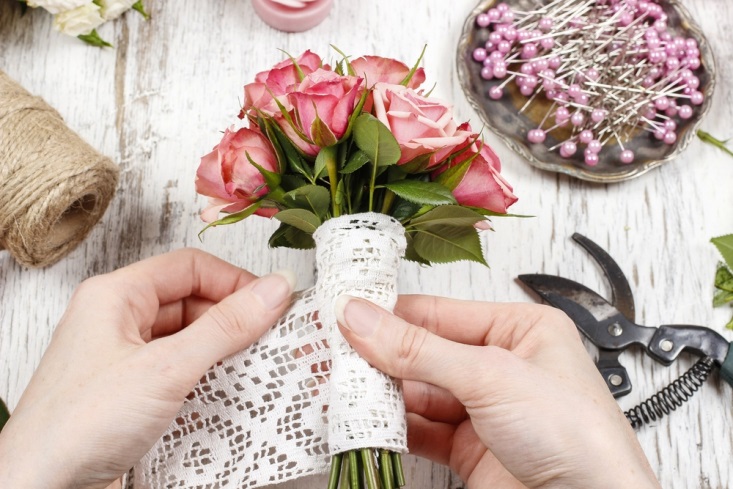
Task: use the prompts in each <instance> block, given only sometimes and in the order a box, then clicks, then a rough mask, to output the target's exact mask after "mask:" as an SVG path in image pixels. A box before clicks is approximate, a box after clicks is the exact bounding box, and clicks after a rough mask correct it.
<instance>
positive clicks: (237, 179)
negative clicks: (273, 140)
mask: <svg viewBox="0 0 733 489" xmlns="http://www.w3.org/2000/svg"><path fill="white" fill-rule="evenodd" d="M247 154H249V157H250V158H252V161H254V162H255V163H257V164H258V165H260V166H261V167H262V168H264V169H265V170H269V171H273V172H277V171H278V163H277V156H276V155H275V150H274V149H273V147H272V145H271V144H270V142H269V141H268V140H267V139H266V138H265V137H264V136H263V135H262V134H260V133H259V132H258V131H254V130H251V129H246V128H242V129H240V130H238V131H236V132H232V131H230V130H229V129H227V130H226V131H225V132H224V137H223V138H222V140H221V142H220V143H219V144H218V145H217V146H216V147H214V150H213V151H212V152H211V153H209V154H207V155H206V156H204V157H203V158H201V164H200V165H199V169H198V171H197V172H196V192H198V193H199V194H201V195H205V196H207V197H209V207H207V208H206V209H204V211H203V212H202V213H201V218H202V219H203V220H204V221H206V222H212V221H215V220H216V219H217V217H218V214H219V212H220V211H223V212H228V213H234V212H239V211H241V210H243V209H245V208H247V207H249V206H250V205H251V204H252V203H254V202H256V201H257V200H258V199H259V198H260V197H262V196H264V195H265V194H267V193H268V192H269V190H268V188H267V186H266V185H265V180H264V177H263V176H262V174H261V173H260V172H259V170H257V168H255V167H254V166H252V164H251V163H250V162H249V159H248V158H247ZM276 212H277V209H274V208H260V209H258V210H257V212H256V214H258V215H261V216H268V217H271V216H273V215H274V214H275V213H276Z"/></svg>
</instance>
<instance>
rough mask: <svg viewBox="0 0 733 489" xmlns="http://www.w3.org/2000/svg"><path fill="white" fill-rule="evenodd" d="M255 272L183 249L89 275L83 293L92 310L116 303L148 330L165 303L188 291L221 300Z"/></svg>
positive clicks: (104, 310)
mask: <svg viewBox="0 0 733 489" xmlns="http://www.w3.org/2000/svg"><path fill="white" fill-rule="evenodd" d="M255 278H256V276H255V275H253V274H251V273H249V272H247V271H246V270H243V269H241V268H238V267H235V266H234V265H231V264H230V263H227V262H225V261H223V260H221V259H219V258H217V257H215V256H213V255H210V254H208V253H204V252H203V251H200V250H196V249H183V250H178V251H174V252H172V253H167V254H164V255H159V256H155V257H153V258H148V259H147V260H143V261H141V262H138V263H135V264H133V265H129V266H127V267H124V268H120V269H119V270H116V271H114V272H112V273H109V274H106V275H100V276H98V277H94V278H92V279H89V280H88V281H86V283H85V284H84V285H83V286H82V287H80V288H79V291H78V294H81V295H83V296H84V297H85V300H83V301H82V302H84V303H85V305H86V307H85V309H86V310H87V312H89V313H94V312H98V313H100V314H103V315H109V310H110V309H111V308H114V309H116V310H117V311H119V312H120V313H121V314H122V315H123V317H121V318H120V319H121V320H122V321H121V322H122V324H125V325H134V326H136V327H137V328H140V330H141V331H144V330H146V329H147V328H149V327H150V325H151V324H152V323H154V322H155V320H156V317H157V314H158V308H159V306H160V305H161V304H168V303H171V302H175V301H178V300H180V299H183V298H185V297H189V296H198V297H201V298H204V299H208V300H210V301H213V302H219V301H220V300H222V299H223V298H225V297H227V296H228V295H230V294H232V293H233V292H234V291H236V290H239V289H241V288H242V287H244V286H245V285H247V284H248V283H250V282H251V281H252V280H254V279H255ZM120 291H122V293H120ZM88 304H91V305H88ZM115 305H117V306H118V307H114V306H115Z"/></svg>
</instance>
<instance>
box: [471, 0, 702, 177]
mask: <svg viewBox="0 0 733 489" xmlns="http://www.w3.org/2000/svg"><path fill="white" fill-rule="evenodd" d="M504 2H505V3H506V4H507V5H509V6H510V7H511V8H512V9H514V10H530V9H534V8H536V7H537V6H538V5H541V2H539V1H538V0H504ZM497 3H499V0H484V1H481V2H480V3H479V4H478V5H477V6H476V8H474V9H473V11H472V12H471V14H470V15H469V16H468V18H467V19H466V22H465V24H464V25H463V33H462V35H461V38H460V40H459V43H458V53H457V60H456V65H457V67H458V79H459V80H460V83H461V86H462V87H463V91H464V92H465V93H466V97H467V98H468V101H469V102H470V103H471V105H472V106H473V107H474V109H476V111H477V112H478V114H479V116H480V117H481V119H482V121H483V122H484V124H485V125H486V126H487V127H488V128H489V129H491V130H492V131H494V132H495V133H496V134H497V135H498V136H499V137H500V138H501V139H502V140H504V142H505V143H506V144H507V146H509V148H511V149H512V150H513V151H515V152H516V153H518V154H519V155H521V156H522V157H524V159H526V160H527V161H528V162H529V163H530V164H531V165H533V166H535V167H537V168H540V169H542V170H548V171H554V172H559V173H564V174H567V175H570V176H572V177H575V178H579V179H581V180H588V181H591V182H599V183H612V182H621V181H624V180H629V179H631V178H635V177H638V176H640V175H642V174H644V173H646V172H648V171H649V170H651V169H652V168H656V167H658V166H660V165H662V164H663V163H665V162H667V161H670V160H673V159H674V158H676V157H677V156H679V154H680V153H681V152H682V151H683V150H684V149H685V148H686V147H687V145H688V144H690V141H691V140H692V138H693V137H694V136H695V131H696V129H697V127H698V125H699V124H700V121H701V119H702V117H703V116H704V115H705V113H706V112H707V111H708V109H709V108H710V105H711V100H712V95H713V89H714V88H715V61H714V59H713V53H712V52H711V50H710V45H709V43H708V41H707V39H706V38H705V36H704V35H703V33H702V31H701V30H700V27H699V26H698V25H697V24H696V23H695V22H694V21H693V20H692V17H691V16H690V13H689V12H688V11H687V10H686V9H685V8H684V7H683V6H682V5H681V4H680V3H679V2H678V1H677V0H664V1H662V2H660V4H661V5H662V8H663V9H664V11H665V12H666V13H667V16H668V20H667V25H668V28H669V30H670V31H672V32H673V33H674V34H676V35H681V36H683V37H692V38H694V39H695V40H697V42H698V45H699V49H700V55H701V65H700V68H699V69H697V70H696V71H695V74H696V75H697V76H698V78H699V79H700V87H699V88H698V90H700V91H701V92H702V93H703V95H704V96H705V100H704V102H703V104H702V105H700V106H697V107H695V106H692V107H693V108H694V113H693V116H692V117H691V118H689V119H687V120H679V121H678V127H677V142H676V143H675V144H673V145H667V144H664V143H663V142H661V141H657V140H656V139H654V138H653V137H651V136H650V135H649V134H648V133H646V132H644V131H640V132H639V134H638V135H637V136H636V137H634V138H633V139H632V140H631V141H629V142H628V143H626V144H624V147H626V148H629V149H631V150H633V151H634V154H635V155H636V157H635V160H634V162H632V163H630V164H623V163H621V162H619V161H618V160H617V155H618V148H604V149H603V151H601V153H600V155H599V157H600V161H599V163H598V165H596V166H588V165H586V164H585V162H583V160H582V155H581V152H580V151H579V152H578V154H576V156H575V157H574V158H570V159H566V158H562V157H561V156H560V155H559V154H558V152H557V151H554V152H550V151H548V148H549V147H551V146H553V145H555V144H556V143H558V142H559V140H557V139H555V138H553V134H552V133H550V134H548V136H547V140H546V141H545V143H544V144H541V145H540V144H530V143H528V142H527V132H528V131H529V130H530V129H535V128H536V127H537V125H538V120H537V114H534V115H535V118H534V119H533V118H532V115H533V114H531V113H530V114H526V113H522V114H520V113H519V108H520V107H521V106H522V105H523V104H524V102H525V101H526V98H525V97H523V96H522V95H520V94H519V93H518V92H510V93H508V94H506V95H505V96H504V97H502V98H501V99H500V100H492V99H490V98H489V97H488V95H487V92H488V90H489V88H491V87H492V86H493V85H494V84H497V83H499V82H497V81H496V80H492V81H486V80H484V79H483V78H481V68H482V65H481V63H477V62H475V61H474V60H473V58H472V53H473V50H474V49H475V48H477V47H479V46H482V45H483V44H484V42H485V41H486V38H487V37H488V33H489V31H488V30H487V29H481V28H479V27H477V25H476V16H478V15H479V14H480V13H483V12H485V11H486V10H488V9H489V8H490V7H492V6H494V5H495V4H497ZM513 85H514V84H510V86H513ZM612 150H615V151H612Z"/></svg>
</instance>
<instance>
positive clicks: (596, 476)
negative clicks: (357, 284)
mask: <svg viewBox="0 0 733 489" xmlns="http://www.w3.org/2000/svg"><path fill="white" fill-rule="evenodd" d="M336 314H337V317H338V318H339V323H340V325H341V332H342V333H343V335H344V337H345V338H346V339H347V340H348V341H349V342H350V343H351V345H352V346H353V347H354V348H355V349H356V351H357V352H358V353H359V354H360V355H361V356H362V357H363V358H365V359H366V360H367V361H368V362H369V363H370V364H371V365H372V366H374V367H376V368H378V369H380V370H382V371H384V372H385V373H387V374H389V375H392V376H394V377H397V378H399V379H404V381H405V382H404V395H405V404H406V408H407V411H408V415H407V424H408V446H409V447H410V450H411V452H412V453H414V454H417V455H421V456H424V457H427V458H429V459H431V460H433V461H436V462H439V463H442V464H446V465H449V466H450V467H451V468H452V469H453V470H454V471H456V472H457V473H458V475H459V476H460V477H461V478H462V479H463V480H464V481H465V482H466V483H467V484H468V487H470V488H472V489H479V488H488V487H501V488H564V489H570V488H584V489H586V488H589V487H592V488H594V489H599V488H628V487H634V488H636V489H642V488H658V487H659V483H658V482H657V481H656V478H655V476H654V474H653V473H652V470H651V468H650V467H649V464H648V462H647V460H646V457H645V456H644V453H643V452H642V450H641V447H640V446H639V443H638V441H637V439H636V436H635V434H634V432H633V430H632V429H631V427H630V425H629V423H628V421H627V420H626V418H625V417H624V415H623V413H622V412H621V410H620V409H619V407H618V404H617V403H616V402H615V400H614V399H613V397H612V396H611V394H610V392H609V390H608V388H607V387H606V384H605V382H604V381H603V379H602V378H601V376H600V374H599V373H598V371H597V369H596V367H595V365H594V364H593V362H592V361H591V359H590V357H589V355H588V354H587V352H586V350H585V348H584V346H583V344H582V342H581V341H580V337H579V335H578V333H577V330H576V328H575V325H574V324H573V323H572V321H571V320H570V319H569V318H568V317H567V316H566V315H565V314H564V313H562V312H560V311H559V310H557V309H553V308H550V307H546V306H539V305H535V304H492V303H483V302H467V301H458V300H451V299H443V298H437V297H429V296H402V297H400V300H399V302H398V303H397V307H396V308H395V314H396V315H397V316H395V315H392V314H390V313H388V312H387V311H385V310H383V309H381V308H379V307H378V306H376V305H374V304H371V303H369V302H367V301H364V300H361V299H353V298H350V297H348V296H342V297H341V298H339V300H338V301H337V304H336ZM398 316H401V318H403V319H401V318H400V317H398ZM415 325H418V326H415Z"/></svg>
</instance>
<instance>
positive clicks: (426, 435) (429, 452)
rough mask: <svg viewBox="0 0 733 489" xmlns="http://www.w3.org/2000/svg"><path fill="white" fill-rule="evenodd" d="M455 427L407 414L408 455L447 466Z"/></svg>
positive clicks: (417, 415)
mask: <svg viewBox="0 0 733 489" xmlns="http://www.w3.org/2000/svg"><path fill="white" fill-rule="evenodd" d="M455 432H456V427H455V426H454V425H451V424H447V423H439V422H436V421H430V420H428V419H425V418H423V417H422V416H420V415H419V414H414V413H407V447H408V448H409V449H410V453H411V454H413V455H417V456H419V457H424V458H427V459H429V460H432V461H433V462H437V463H440V464H443V465H448V463H449V462H450V454H451V450H452V449H453V436H454V435H455Z"/></svg>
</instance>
